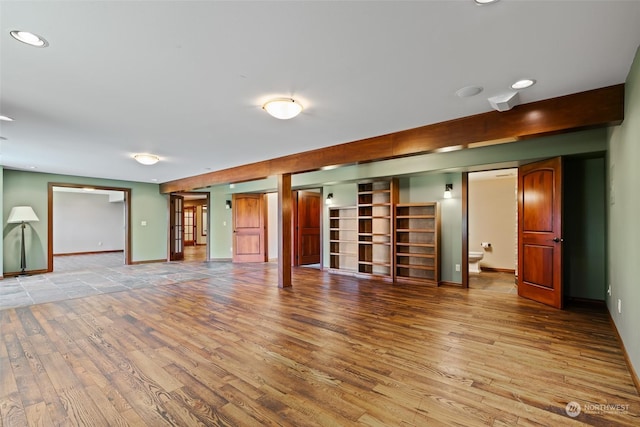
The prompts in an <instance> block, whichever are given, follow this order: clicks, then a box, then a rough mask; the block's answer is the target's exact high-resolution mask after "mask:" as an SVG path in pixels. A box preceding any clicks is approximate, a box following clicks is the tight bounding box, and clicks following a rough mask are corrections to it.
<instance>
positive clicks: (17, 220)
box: [7, 206, 40, 275]
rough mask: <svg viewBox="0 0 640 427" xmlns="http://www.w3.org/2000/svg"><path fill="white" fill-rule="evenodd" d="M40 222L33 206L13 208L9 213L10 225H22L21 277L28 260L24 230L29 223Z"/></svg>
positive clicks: (8, 221)
mask: <svg viewBox="0 0 640 427" xmlns="http://www.w3.org/2000/svg"><path fill="white" fill-rule="evenodd" d="M34 221H40V220H39V219H38V217H37V216H36V213H35V212H34V211H33V208H31V206H16V207H13V208H11V212H10V213H9V219H8V220H7V223H8V224H22V225H21V226H20V227H21V228H22V240H20V270H21V271H20V275H25V274H26V273H25V272H24V270H25V269H26V268H27V258H26V256H25V249H24V228H25V227H26V226H27V222H34Z"/></svg>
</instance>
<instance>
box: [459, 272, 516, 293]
mask: <svg viewBox="0 0 640 427" xmlns="http://www.w3.org/2000/svg"><path fill="white" fill-rule="evenodd" d="M469 288H470V289H482V290H484V291H492V292H500V293H503V294H514V295H515V294H517V293H518V287H517V286H516V282H515V275H514V274H513V273H499V272H495V271H481V272H480V273H469Z"/></svg>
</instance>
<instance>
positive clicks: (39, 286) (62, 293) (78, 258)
mask: <svg viewBox="0 0 640 427" xmlns="http://www.w3.org/2000/svg"><path fill="white" fill-rule="evenodd" d="M230 268H231V264H230V263H221V262H201V261H200V262H195V261H194V262H171V263H170V262H163V263H150V264H138V265H124V261H123V258H122V253H107V254H92V255H74V256H64V257H56V258H55V259H54V271H53V273H45V274H36V275H33V276H18V277H8V278H5V279H4V280H0V310H1V309H5V308H12V307H24V306H28V305H32V304H39V303H44V302H51V301H61V300H66V299H72V298H81V297H86V296H90V295H97V294H105V293H111V292H119V291H124V290H128V289H136V288H144V287H148V286H154V285H161V284H172V283H180V282H184V281H188V280H197V279H202V278H207V277H212V276H216V274H219V273H220V271H221V270H228V269H230Z"/></svg>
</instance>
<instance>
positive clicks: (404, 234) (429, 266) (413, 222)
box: [395, 202, 440, 286]
mask: <svg viewBox="0 0 640 427" xmlns="http://www.w3.org/2000/svg"><path fill="white" fill-rule="evenodd" d="M439 232H440V216H439V209H438V204H437V203H435V202H434V203H407V204H398V205H396V210H395V248H396V254H395V269H396V271H395V279H396V281H397V282H411V283H424V284H430V285H434V286H437V285H438V282H439V280H440V260H439Z"/></svg>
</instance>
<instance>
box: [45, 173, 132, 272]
mask: <svg viewBox="0 0 640 427" xmlns="http://www.w3.org/2000/svg"><path fill="white" fill-rule="evenodd" d="M53 187H66V188H85V187H91V188H95V189H97V190H110V191H122V192H123V193H124V211H125V213H124V218H125V224H124V228H125V239H124V263H125V265H131V264H132V262H131V188H126V187H106V186H102V185H93V184H70V183H66V182H49V183H48V184H47V269H46V270H44V271H43V272H44V273H51V272H52V271H53Z"/></svg>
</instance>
